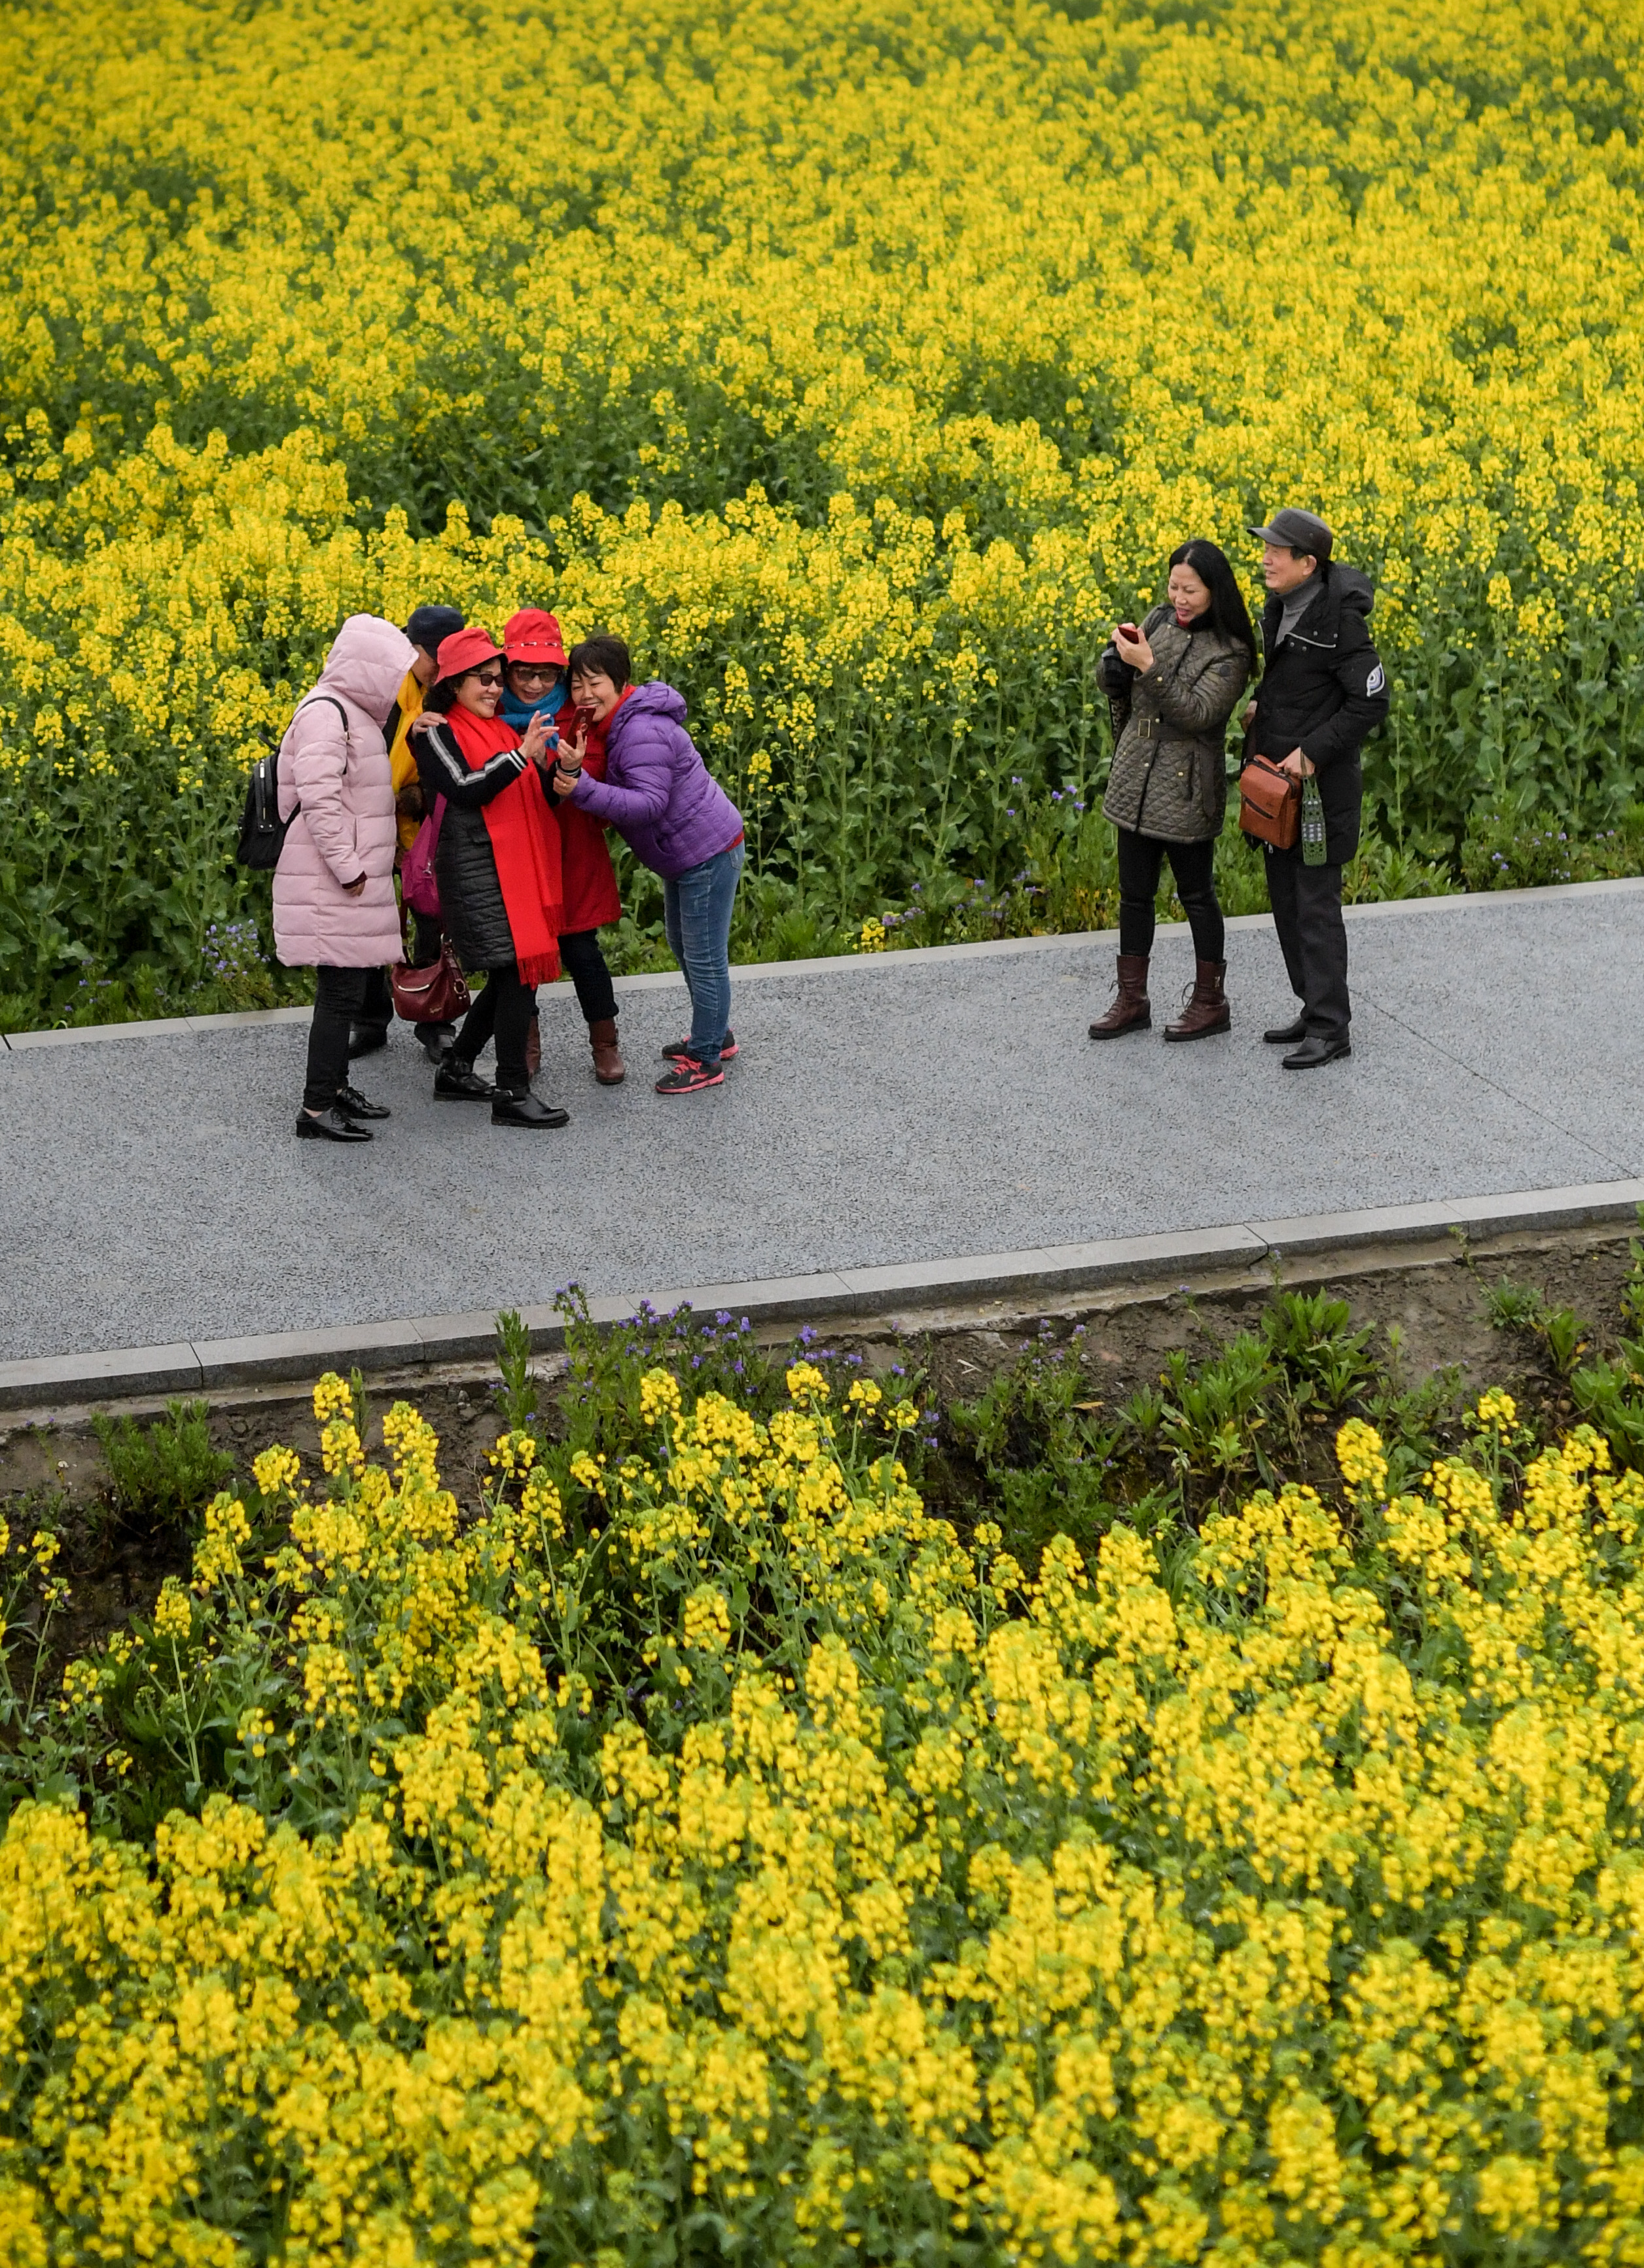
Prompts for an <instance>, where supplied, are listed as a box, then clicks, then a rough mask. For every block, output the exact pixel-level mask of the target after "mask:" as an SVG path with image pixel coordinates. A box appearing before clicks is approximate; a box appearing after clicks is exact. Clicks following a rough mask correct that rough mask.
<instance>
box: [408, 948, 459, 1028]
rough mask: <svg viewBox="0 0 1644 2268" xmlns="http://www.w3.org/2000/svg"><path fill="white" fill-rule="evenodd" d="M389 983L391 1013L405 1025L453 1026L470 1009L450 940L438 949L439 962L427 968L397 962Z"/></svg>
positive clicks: (431, 962) (431, 963) (432, 963)
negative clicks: (390, 985)
mask: <svg viewBox="0 0 1644 2268" xmlns="http://www.w3.org/2000/svg"><path fill="white" fill-rule="evenodd" d="M388 981H389V983H391V984H392V985H393V987H394V1014H395V1015H396V1016H399V1017H402V1019H403V1020H404V1021H405V1022H406V1023H408V1024H454V1023H455V1022H456V1020H457V1019H458V1018H459V1017H460V1016H466V1015H467V1014H468V1010H469V1008H470V1007H471V1006H472V1005H473V1003H472V1001H471V1000H470V998H469V997H468V979H467V978H466V977H465V976H463V974H462V971H461V969H460V968H458V966H457V957H456V955H455V954H454V953H453V951H452V950H451V940H450V939H449V938H447V939H446V940H445V942H444V944H443V945H442V946H440V948H439V960H438V961H430V962H429V964H428V966H427V968H412V967H411V965H410V963H409V961H395V962H394V967H393V968H392V970H391V971H390V972H389V980H388Z"/></svg>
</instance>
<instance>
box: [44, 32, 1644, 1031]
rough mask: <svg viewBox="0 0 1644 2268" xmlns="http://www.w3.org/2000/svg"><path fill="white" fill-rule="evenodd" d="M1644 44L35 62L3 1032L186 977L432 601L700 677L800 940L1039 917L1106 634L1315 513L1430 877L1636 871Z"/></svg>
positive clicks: (273, 43) (597, 47) (140, 46)
mask: <svg viewBox="0 0 1644 2268" xmlns="http://www.w3.org/2000/svg"><path fill="white" fill-rule="evenodd" d="M1641 26H1644V13H1641V12H1640V9H1639V8H1638V6H1637V5H1636V4H1634V0H1606V4H1603V5H1600V6H1598V7H1596V8H1584V9H1581V10H1576V9H1574V7H1570V6H1566V5H1559V4H1553V5H1544V4H1530V0H1522V4H1521V0H1490V4H1488V5H1486V4H1485V0H1458V4H1457V5H1456V6H1455V7H1452V8H1449V9H1445V10H1435V9H1434V8H1432V7H1431V6H1427V5H1419V4H1415V0H1368V4H1366V5H1363V6H1361V7H1360V8H1358V9H1356V10H1353V11H1341V10H1340V9H1338V8H1335V7H1327V6H1325V5H1323V0H1280V4H1279V5H1277V6H1275V5H1272V4H1270V0H1261V4H1257V0H1205V4H1202V5H1198V4H1195V5H1191V6H1182V7H1177V6H1175V5H1172V6H1170V7H1167V8H1163V9H1162V10H1161V13H1160V14H1159V16H1157V17H1156V18H1155V17H1148V16H1145V15H1141V14H1138V13H1135V12H1133V11H1132V9H1131V8H1130V7H1129V5H1128V4H1126V0H1080V4H1079V5H1078V6H1077V8H1076V9H1075V10H1074V11H1073V13H1072V15H1071V16H1070V14H1069V13H1068V12H1065V11H1061V10H1058V9H1054V8H1051V7H1047V6H1044V5H1041V4H1036V0H1021V4H1017V5H1011V4H1006V0H946V4H944V5H942V6H940V7H916V6H912V5H909V4H905V0H757V4H754V0H719V4H714V5H708V6H704V5H703V4H701V0H691V4H689V5H688V4H684V0H609V4H601V5H598V6H595V5H590V4H588V0H564V4H563V5H561V4H557V5H555V6H553V7H552V8H549V7H548V6H545V5H541V4H536V0H475V4H474V5H472V6H469V7H468V8H466V9H461V10H457V9H453V8H451V7H450V6H449V5H446V4H439V5H436V4H434V0H395V4H394V6H393V7H391V8H384V7H383V6H381V5H380V0H265V4H247V0H145V4H144V6H143V7H141V8H139V9H132V8H130V7H128V6H123V5H116V4H115V0H75V4H73V5H70V4H68V0H17V4H14V5H13V6H12V7H11V8H10V9H9V10H8V11H6V12H5V16H4V22H0V63H4V71H5V77H6V84H7V87H8V92H9V97H10V99H9V105H8V108H9V123H8V131H7V134H6V136H5V137H4V147H3V148H0V271H3V272H4V291H0V392H3V394H4V402H5V404H6V427H5V439H4V459H3V460H0V466H3V469H0V822H4V840H3V841H0V994H5V995H7V996H9V997H10V998H13V999H14V1000H16V1001H17V1002H18V1003H21V1004H25V1005H27V1004H33V1005H35V1006H37V1007H38V1006H39V1005H41V1004H45V1003H48V1002H50V1001H51V1000H53V999H57V998H61V995H62V991H63V985H64V984H65V983H68V982H70V981H71V979H72V978H73V976H74V975H75V973H76V972H77V970H79V969H82V968H89V969H90V970H91V971H92V973H93V974H96V973H98V972H101V973H102V974H104V975H112V974H113V973H114V972H115V971H117V970H119V969H120V968H122V967H129V963H130V960H131V956H132V955H133V954H139V955H142V956H146V958H147V960H148V961H150V962H151V964H152V966H153V968H155V969H157V970H159V971H161V972H162V973H164V974H165V975H166V976H167V978H168V981H169V980H175V981H178V982H186V981H188V978H189V976H190V973H191V972H193V973H194V974H195V976H197V973H198V969H199V966H200V963H201V959H202V956H203V954H204V952H205V950H206V940H207V937H208V932H209V930H210V925H211V924H213V923H216V924H218V925H219V929H220V925H221V924H223V923H224V922H225V920H227V919H228V918H229V917H231V916H233V915H234V914H236V913H237V912H239V913H242V914H243V913H244V912H245V911H246V909H247V907H250V908H251V909H252V910H253V911H254V910H255V901H254V899H252V898H247V897H245V896H244V895H243V891H244V887H245V886H244V884H243V880H242V879H241V878H237V877H236V876H235V875H234V873H232V869H231V868H230V867H229V865H227V863H226V861H225V840H226V838H227V836H228V834H229V831H230V824H229V823H230V819H231V816H232V807H233V804H234V799H235V797H236V795H237V792H238V783H239V780H240V776H241V774H242V773H243V770H244V767H245V765H246V763H247V760H248V758H249V757H250V755H252V754H253V752H254V750H255V749H256V748H257V747H259V746H260V745H261V741H260V736H261V735H262V734H264V733H269V732H272V731H274V730H276V729H277V727H278V726H279V725H280V724H281V723H282V721H283V719H284V716H285V714H286V713H287V711H288V709H289V706H290V703H291V700H292V698H293V694H294V691H295V690H297V689H300V687H301V684H302V681H303V680H304V678H305V677H306V675H307V674H308V673H309V672H310V671H311V670H312V669H313V667H314V666H315V665H316V663H317V662H318V660H319V659H320V656H321V653H322V652H323V649H324V646H325V644H326V641H327V639H328V637H329V636H330V635H331V633H332V631H333V630H334V629H335V625H336V622H337V621H338V620H339V618H340V617H341V615H343V614H344V613H345V612H347V611H348V610H349V609H350V608H361V607H364V608H380V609H382V610H384V611H386V612H387V613H390V614H396V615H397V614H399V613H401V611H402V609H404V608H407V607H408V606H409V604H410V603H411V602H412V601H414V600H419V599H426V598H434V597H438V598H441V599H449V600H455V601H457V602H458V603H461V604H462V605H463V606H465V607H467V608H470V609H472V610H476V611H477V612H478V613H479V614H481V615H483V616H485V617H488V618H490V619H491V620H493V621H495V619H496V618H497V617H498V616H499V615H502V614H503V613H505V611H506V610H507V609H509V608H512V606H513V605H514V604H515V603H516V602H518V601H520V600H532V601H535V602H539V603H547V604H549V605H552V606H554V607H556V608H557V609H558V610H559V611H560V612H561V613H562V614H563V615H564V618H565V619H566V621H567V622H568V623H569V625H570V626H571V628H572V629H573V630H585V629H587V628H589V627H592V626H594V625H596V624H609V625H613V626H616V627H617V628H619V629H622V630H625V631H626V632H627V633H628V634H629V635H630V637H631V639H632V640H633V642H634V644H635V647H636V650H637V653H638V659H639V662H640V665H641V667H642V668H643V669H645V670H646V671H656V672H659V673H661V674H667V675H668V676H670V677H673V678H675V679H676V680H677V681H680V683H681V684H682V687H683V688H684V689H685V690H686V691H687V694H688V696H689V698H690V700H691V703H692V708H693V715H694V717H695V718H696V720H697V724H698V725H699V726H700V728H701V731H702V734H703V737H704V743H705V745H706V747H707V748H708V751H709V754H710V755H711V760H712V762H714V763H715V765H716V766H717V767H718V769H719V771H720V773H721V775H722V777H724V778H725V780H726V784H727V785H728V786H729V787H730V788H731V789H732V791H733V792H734V793H735V794H736V795H738V796H739V797H740V798H741V799H743V800H744V801H745V802H746V804H747V806H748V809H749V811H750V814H752V815H753V817H754V819H755V821H756V825H755V828H754V835H753V841H754V846H755V853H756V857H755V866H756V873H755V874H754V876H753V878H752V880H750V885H749V889H748V896H747V903H746V905H745V908H744V916H745V919H746V920H747V921H748V923H749V924H752V927H751V929H750V930H749V932H748V933H749V935H750V936H753V935H755V934H756V933H757V934H758V935H761V936H763V935H767V934H774V930H773V926H772V925H773V924H778V923H779V922H780V921H782V920H786V921H788V922H789V924H790V926H791V929H792V932H793V934H792V935H791V937H790V940H789V941H790V943H791V944H792V943H796V942H797V944H799V945H800V946H802V944H803V942H804V937H805V935H806V934H808V933H813V932H814V933H815V935H817V936H820V937H825V936H828V935H832V934H836V933H837V931H838V929H839V927H840V925H841V924H844V925H846V926H850V927H854V925H855V924H858V923H859V921H860V920H861V919H862V917H864V916H865V915H872V914H877V913H879V912H881V911H882V910H883V909H885V908H886V907H887V906H888V905H894V904H899V903H903V902H905V899H906V895H907V892H908V891H909V889H910V886H911V882H912V880H915V879H918V878H919V877H920V876H924V877H925V878H926V879H927V880H928V879H929V878H931V877H940V876H942V875H945V874H948V873H953V872H954V871H955V870H956V871H958V872H959V873H962V875H963V876H965V877H967V878H970V879H974V878H977V877H980V878H982V879H983V880H984V881H985V882H986V883H987V885H988V886H989V887H999V886H1002V885H1003V884H1005V883H1006V882H1007V881H1008V880H1009V879H1010V878H1011V877H1012V876H1013V875H1014V873H1017V872H1018V871H1019V870H1020V869H1021V866H1022V862H1023V858H1024V856H1025V855H1027V854H1026V852H1025V850H1024V842H1025V837H1024V832H1023V830H1024V828H1026V827H1027V826H1028V818H1027V817H1026V816H1024V812H1025V809H1026V806H1024V801H1023V794H1022V793H1020V792H1017V793H1013V792H1012V788H1011V785H1010V783H1011V782H1012V780H1013V779H1020V780H1021V782H1022V783H1023V785H1024V789H1025V791H1026V792H1027V795H1028V799H1029V801H1031V799H1032V798H1033V796H1034V795H1035V794H1040V795H1043V794H1044V793H1047V792H1048V791H1049V790H1050V789H1051V787H1063V788H1072V789H1073V790H1074V791H1075V792H1077V793H1079V794H1080V799H1082V791H1083V789H1084V788H1086V787H1087V786H1088V785H1089V784H1091V783H1092V781H1093V780H1094V779H1095V777H1097V776H1098V775H1099V773H1100V770H1101V767H1102V763H1103V762H1104V760H1105V740H1104V738H1103V735H1104V732H1105V724H1104V721H1103V719H1102V716H1101V714H1100V713H1099V712H1100V710H1101V704H1100V703H1099V702H1097V701H1095V700H1094V699H1093V697H1092V675H1091V665H1092V662H1093V660H1094V657H1095V650H1096V645H1097V644H1098V632H1099V630H1100V628H1101V626H1102V625H1104V624H1105V623H1106V622H1109V621H1110V619H1111V618H1112V617H1113V616H1114V615H1116V614H1119V613H1122V612H1124V611H1125V610H1133V609H1134V608H1135V607H1136V606H1137V605H1139V604H1140V603H1141V602H1142V600H1143V599H1144V598H1146V597H1148V596H1151V595H1152V594H1153V593H1154V592H1155V591H1156V589H1157V586H1158V583H1159V579H1160V565H1161V559H1162V556H1163V555H1164V553H1165V551H1166V549H1168V547H1169V546H1170V545H1171V544H1172V543H1173V542H1174V541H1177V540H1178V539H1180V538H1181V537H1183V536H1184V535H1187V534H1196V533H1197V534H1209V535H1213V536H1215V537H1217V538H1218V539H1219V540H1220V541H1223V542H1224V543H1225V544H1227V546H1228V547H1229V548H1230V549H1236V550H1238V552H1239V555H1240V556H1241V557H1242V559H1243V560H1245V561H1247V562H1248V560H1249V557H1250V552H1249V548H1248V545H1246V544H1245V543H1244V542H1243V541H1242V537H1241V529H1242V525H1243V523H1244V522H1245V520H1246V519H1249V518H1250V517H1251V516H1253V515H1254V514H1256V513H1257V512H1260V511H1264V510H1270V509H1272V508H1273V507H1274V506H1276V505H1277V504H1279V503H1281V502H1283V501H1285V500H1286V499H1289V500H1295V501H1301V502H1305V503H1308V504H1313V505H1315V506H1316V507H1318V508H1321V509H1323V511H1325V512H1327V513H1328V515H1329V516H1330V518H1331V519H1332V520H1333V522H1334V523H1335V525H1336V526H1337V527H1338V529H1339V531H1340V544H1341V549H1342V551H1343V552H1344V553H1345V555H1347V556H1352V557H1353V558H1354V559H1355V560H1357V561H1360V562H1361V563H1363V564H1365V565H1366V566H1367V567H1368V568H1369V569H1370V571H1372V572H1373V574H1374V575H1375V577H1376V578H1377V580H1378V582H1379V585H1380V589H1381V598H1380V601H1379V604H1378V608H1377V613H1376V624H1377V628H1378V634H1379V636H1380V637H1381V640H1382V645H1383V648H1384V650H1385V652H1386V653H1387V655H1388V658H1389V659H1390V664H1391V667H1392V674H1393V679H1394V683H1395V687H1396V690H1397V701H1396V706H1395V711H1394V716H1393V718H1392V721H1391V724H1390V727H1389V729H1388V731H1387V733H1385V734H1384V735H1383V736H1382V740H1380V741H1379V742H1378V743H1377V744H1376V746H1375V750H1374V752H1373V756H1372V761H1371V767H1370V775H1369V777H1370V795H1371V800H1372V805H1373V807H1374V810H1375V821H1376V825H1377V828H1379V831H1380V835H1381V837H1382V840H1383V841H1384V842H1397V843H1401V844H1404V845H1405V846H1406V847H1409V846H1413V847H1414V848H1416V849H1417V850H1419V851H1423V852H1424V853H1428V854H1431V853H1432V852H1434V851H1439V850H1446V851H1454V849H1455V846H1456V843H1457V842H1458V841H1460V839H1461V837H1462V836H1463V833H1464V831H1465V829H1466V828H1467V827H1468V825H1469V822H1470V820H1471V821H1478V818H1479V815H1480V814H1484V813H1486V812H1490V811H1500V810H1502V809H1515V808H1522V809H1524V810H1530V809H1532V808H1541V809H1547V810H1551V811H1554V812H1556V813H1558V814H1560V816H1561V818H1562V819H1563V821H1567V822H1568V823H1570V824H1572V825H1575V826H1579V827H1581V828H1587V829H1589V831H1590V830H1591V829H1593V828H1598V827H1600V826H1603V825H1608V824H1610V823H1611V822H1612V821H1617V820H1618V819H1619V818H1621V817H1622V816H1624V814H1625V813H1626V810H1627V809H1628V808H1629V807H1630V806H1631V804H1632V801H1633V798H1634V795H1635V792H1636V791H1635V773H1636V770H1637V763H1638V757H1639V753H1640V740H1639V726H1638V724H1637V721H1636V718H1637V712H1638V709H1639V696H1640V689H1641V688H1644V634H1641V633H1640V585H1639V577H1640V550H1641V541H1644V538H1641V532H1640V531H1641V519H1640V503H1639V497H1638V490H1637V468H1638V464H1639V460H1640V418H1641V417H1644V409H1640V402H1641V401H1644V386H1641V385H1640V329H1639V309H1640V304H1641V301H1644V292H1641V290H1640V286H1641V285H1644V211H1641V210H1640V165H1641V163H1644V160H1641V159H1640V151H1639V146H1638V132H1637V128H1638V121H1639V112H1640V84H1641V80H1644V52H1641V49H1640V28H1641ZM634 887H635V889H636V891H637V893H638V895H637V897H636V901H635V903H636V911H637V912H638V914H639V915H640V916H642V917H643V916H645V914H646V912H647V909H649V900H648V899H647V898H646V897H645V886H644V885H643V883H640V882H636V884H635V886H634ZM649 910H651V911H654V909H649ZM807 923H808V924H810V931H809V932H807V927H806V925H807Z"/></svg>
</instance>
